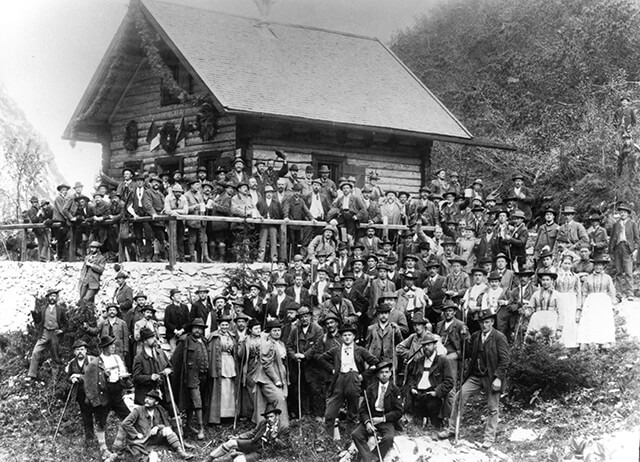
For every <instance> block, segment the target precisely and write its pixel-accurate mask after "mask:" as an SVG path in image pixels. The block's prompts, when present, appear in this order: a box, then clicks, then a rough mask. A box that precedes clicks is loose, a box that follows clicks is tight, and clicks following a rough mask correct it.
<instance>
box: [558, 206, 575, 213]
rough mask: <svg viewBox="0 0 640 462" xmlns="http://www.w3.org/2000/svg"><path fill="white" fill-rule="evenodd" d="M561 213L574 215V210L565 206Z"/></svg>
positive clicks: (572, 207)
mask: <svg viewBox="0 0 640 462" xmlns="http://www.w3.org/2000/svg"><path fill="white" fill-rule="evenodd" d="M562 213H564V214H565V215H566V214H568V213H572V214H574V215H575V214H576V213H577V212H576V208H575V207H574V206H572V205H565V206H564V208H563V209H562Z"/></svg>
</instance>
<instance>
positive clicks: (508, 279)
mask: <svg viewBox="0 0 640 462" xmlns="http://www.w3.org/2000/svg"><path fill="white" fill-rule="evenodd" d="M508 262H509V258H508V257H507V256H506V255H505V254H503V253H499V254H497V255H496V256H495V258H494V260H493V263H494V265H495V270H496V272H497V273H498V274H499V275H500V287H502V288H503V289H506V290H510V289H511V287H513V279H514V278H513V271H511V270H510V269H508V268H507V263H508Z"/></svg>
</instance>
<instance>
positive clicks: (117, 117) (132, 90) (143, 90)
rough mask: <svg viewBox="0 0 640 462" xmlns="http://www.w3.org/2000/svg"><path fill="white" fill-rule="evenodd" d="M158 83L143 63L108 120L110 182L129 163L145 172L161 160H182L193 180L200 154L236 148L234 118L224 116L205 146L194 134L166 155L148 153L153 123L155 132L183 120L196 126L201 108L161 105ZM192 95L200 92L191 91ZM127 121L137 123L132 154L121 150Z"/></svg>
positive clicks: (177, 124) (188, 135)
mask: <svg viewBox="0 0 640 462" xmlns="http://www.w3.org/2000/svg"><path fill="white" fill-rule="evenodd" d="M160 87H161V83H160V79H159V78H157V77H155V76H154V75H153V74H152V72H151V69H150V68H149V66H148V65H147V64H146V63H143V64H142V66H140V67H139V68H138V70H137V72H136V73H135V74H134V75H133V77H132V80H131V82H130V83H129V85H128V87H127V89H126V91H125V93H124V95H123V97H122V98H121V100H120V102H119V104H118V106H117V107H116V109H115V111H114V113H113V114H112V116H111V143H110V147H111V159H110V162H109V172H108V174H109V175H110V176H111V177H112V178H116V179H117V178H120V176H121V170H122V167H123V166H124V165H125V163H128V162H137V161H138V162H139V161H142V162H143V168H144V170H149V169H150V168H151V167H152V166H155V165H156V161H158V160H160V161H161V160H162V159H176V160H178V159H183V172H184V174H185V175H186V176H193V175H195V173H196V169H197V167H198V153H200V152H202V151H211V150H219V151H222V152H224V151H233V150H234V149H235V145H236V126H235V117H234V116H223V117H220V118H219V119H218V131H217V134H216V136H215V138H214V140H213V141H211V142H206V143H204V142H203V141H202V140H201V139H200V135H199V133H197V132H194V133H187V139H186V146H185V145H184V143H185V142H184V141H183V142H181V143H180V144H179V147H178V148H177V149H176V150H175V152H173V153H171V154H169V153H167V152H166V151H165V150H164V149H162V147H158V148H157V149H155V150H154V151H152V152H150V151H149V144H148V143H147V141H146V137H147V133H148V131H149V127H150V125H151V122H152V120H153V121H154V122H155V124H156V126H157V127H158V129H161V128H162V126H163V125H164V123H165V122H167V121H170V122H173V123H174V125H175V127H176V130H177V129H178V128H179V126H180V120H181V118H182V116H183V115H184V117H185V125H188V124H189V122H195V120H196V114H197V113H198V111H199V109H200V107H199V106H193V105H192V104H190V103H187V104H173V105H168V106H162V105H161V90H160ZM194 91H195V92H198V91H200V89H199V88H197V87H196V88H194ZM130 120H136V122H137V123H138V148H137V149H136V150H135V151H133V152H131V151H127V149H125V147H124V138H125V128H126V126H127V124H128V123H129V121H130Z"/></svg>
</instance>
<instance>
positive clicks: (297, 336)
mask: <svg viewBox="0 0 640 462" xmlns="http://www.w3.org/2000/svg"><path fill="white" fill-rule="evenodd" d="M296 350H297V351H298V354H300V326H296ZM297 361H298V419H302V398H301V394H302V393H301V391H300V388H301V387H300V381H301V379H302V361H300V360H299V359H298V360H297ZM300 428H301V429H302V427H300Z"/></svg>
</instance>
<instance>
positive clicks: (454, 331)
mask: <svg viewBox="0 0 640 462" xmlns="http://www.w3.org/2000/svg"><path fill="white" fill-rule="evenodd" d="M457 311H458V305H456V304H455V303H453V301H451V300H447V301H446V302H445V304H444V306H443V307H442V314H443V318H444V319H443V320H442V321H440V322H438V324H436V326H435V329H434V332H435V333H436V334H438V335H439V336H440V339H441V340H442V345H443V346H444V347H445V348H446V349H447V354H446V356H445V357H446V358H447V359H448V360H449V363H450V365H451V374H452V375H453V384H452V385H453V386H454V387H455V386H456V382H457V381H458V365H459V363H460V361H462V342H463V341H464V339H463V331H464V327H465V325H464V323H463V322H462V321H461V320H459V319H458V318H456V313H457Z"/></svg>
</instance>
